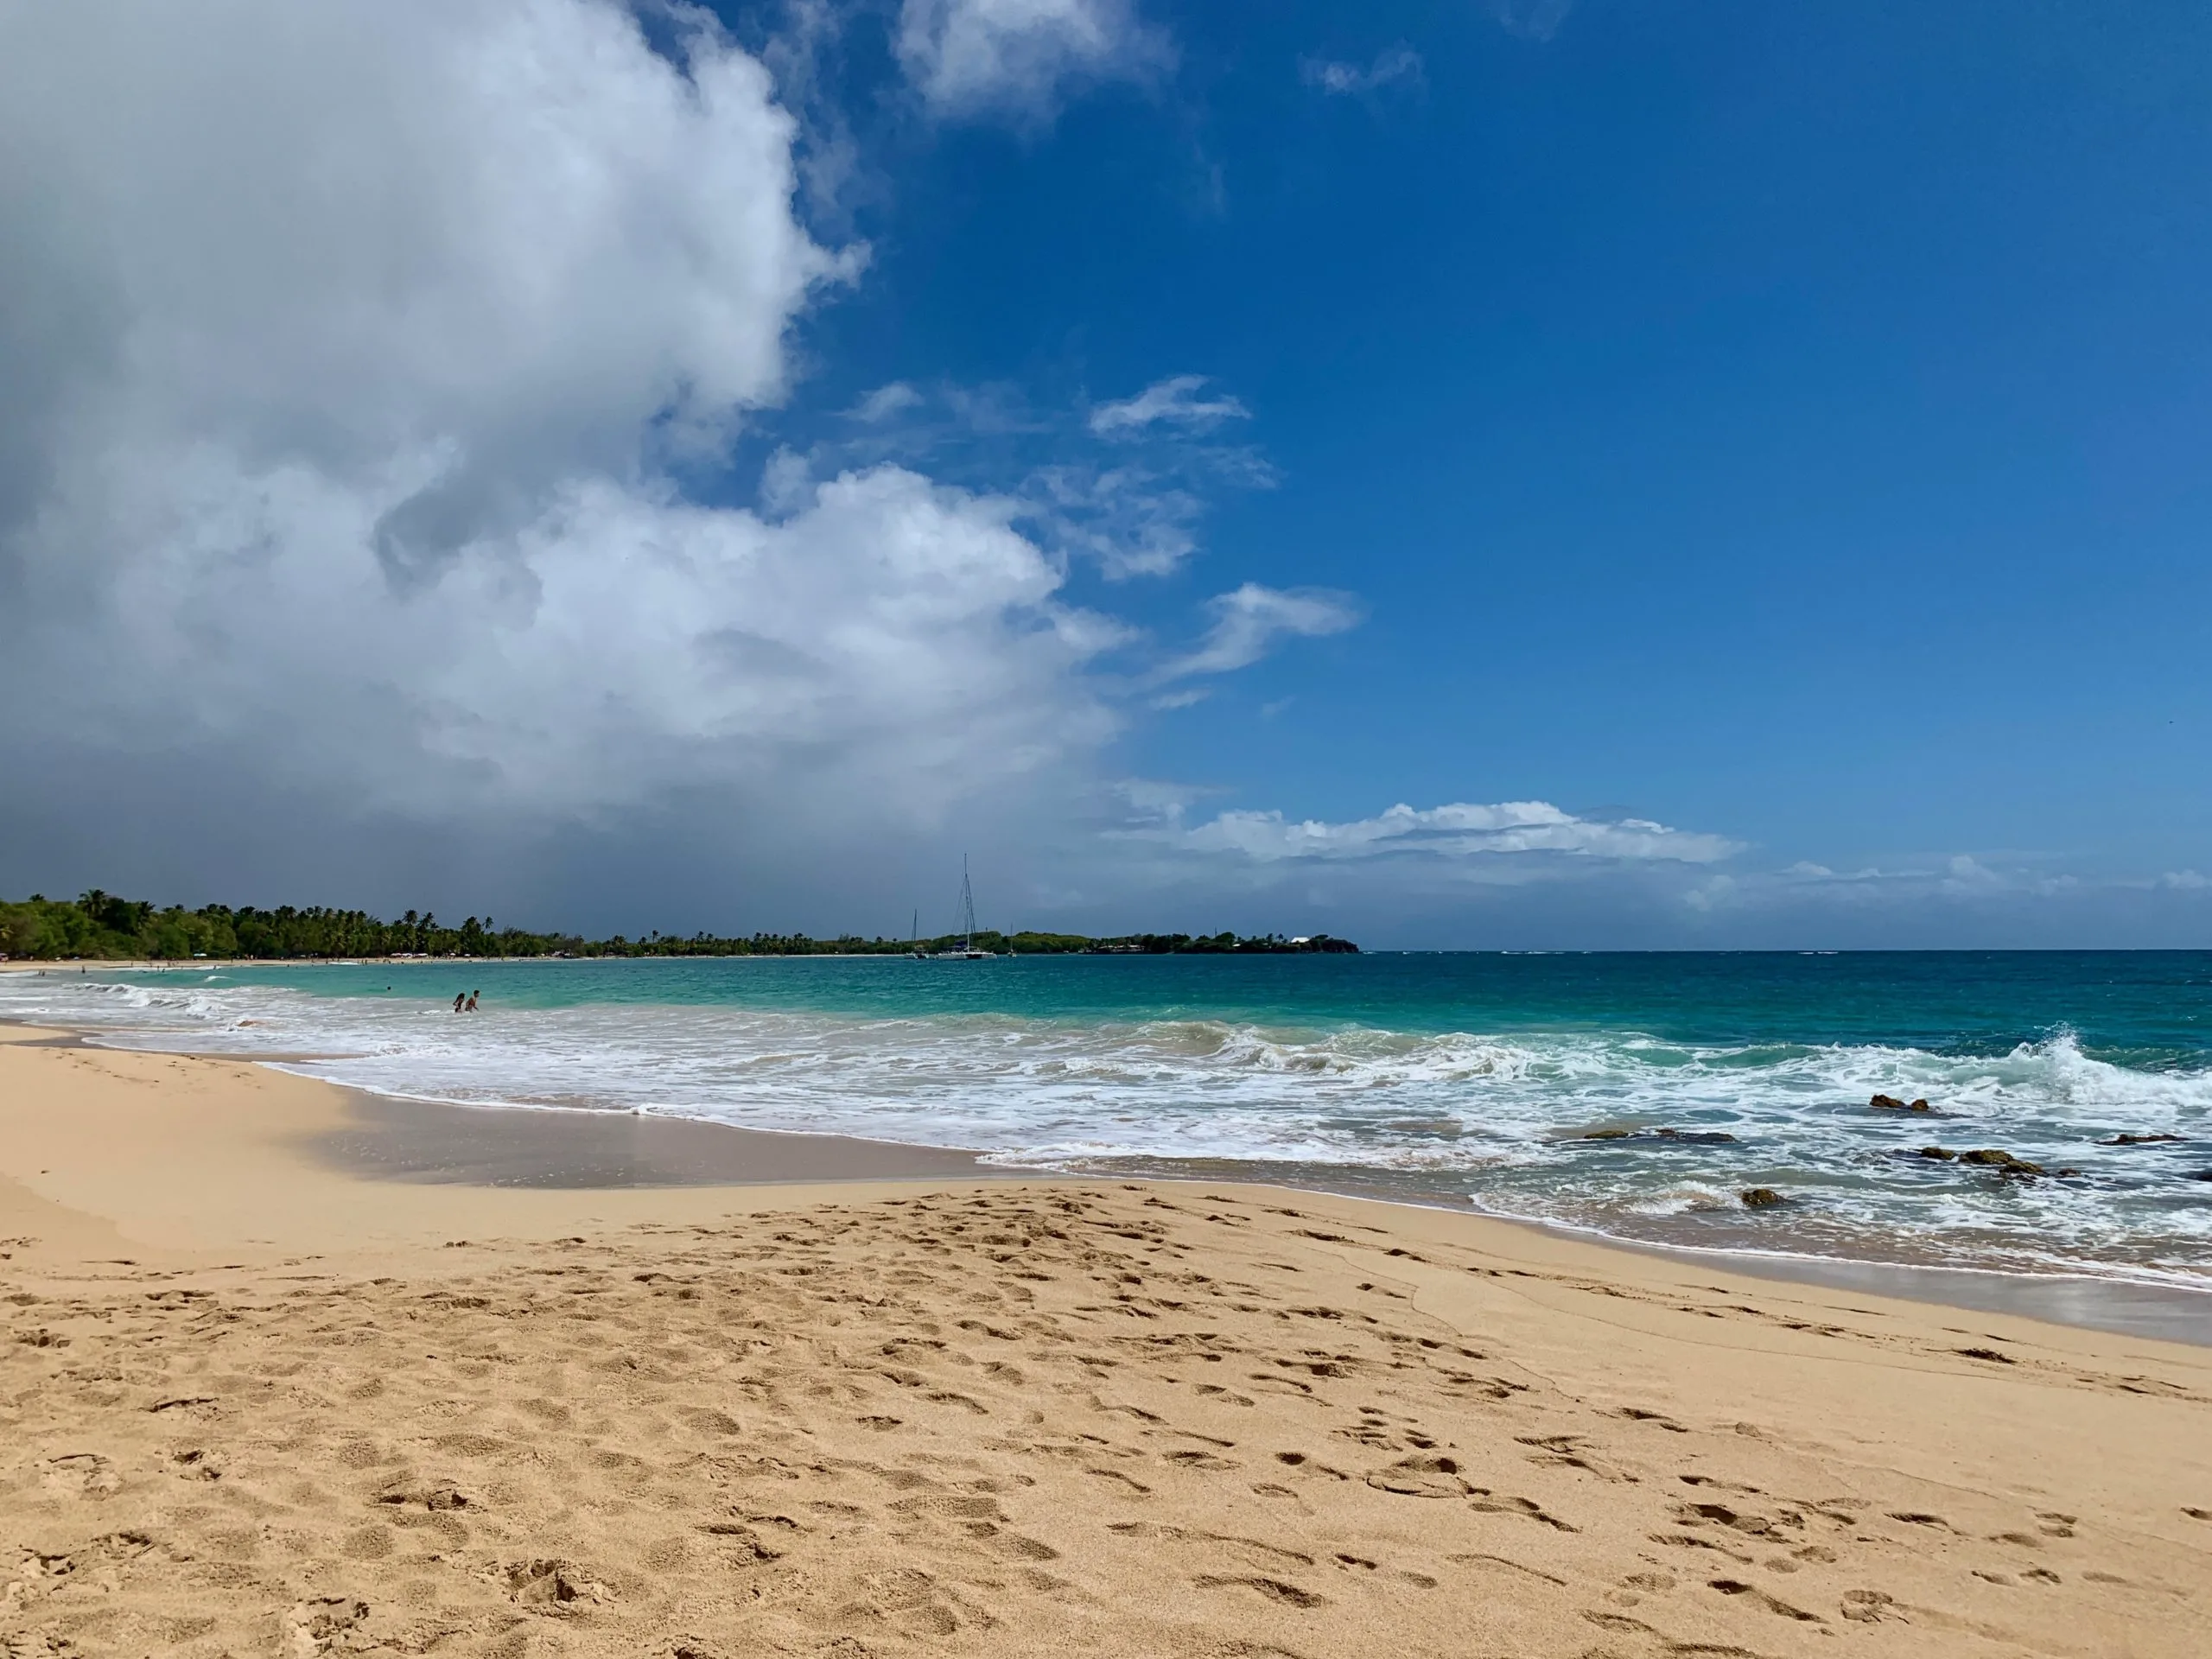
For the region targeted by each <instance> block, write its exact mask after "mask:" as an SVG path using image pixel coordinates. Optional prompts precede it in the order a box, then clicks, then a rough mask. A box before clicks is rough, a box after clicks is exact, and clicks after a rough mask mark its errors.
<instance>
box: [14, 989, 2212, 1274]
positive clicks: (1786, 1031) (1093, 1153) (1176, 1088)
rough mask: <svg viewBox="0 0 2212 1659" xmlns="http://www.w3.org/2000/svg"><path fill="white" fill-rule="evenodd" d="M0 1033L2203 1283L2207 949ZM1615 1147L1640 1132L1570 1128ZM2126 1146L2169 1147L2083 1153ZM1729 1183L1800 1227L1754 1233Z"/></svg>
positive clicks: (324, 1012) (2211, 999)
mask: <svg viewBox="0 0 2212 1659" xmlns="http://www.w3.org/2000/svg"><path fill="white" fill-rule="evenodd" d="M469 989H480V990H481V991H482V993H483V998H484V1001H483V1008H482V1011H481V1012H480V1013H479V1014H475V1015H474V1016H468V1015H461V1016H456V1015H454V1014H453V1013H452V1012H451V1003H452V998H453V996H454V993H455V992H456V991H460V990H469ZM0 1014H9V1015H12V1016H14V1017H17V1018H32V1019H36V1018H47V1019H52V1020H68V1021H71V1022H73V1023H78V1024H89V1025H93V1026H98V1027H103V1028H105V1029H106V1030H107V1031H109V1032H111V1033H112V1039H113V1040H120V1041H129V1042H133V1043H142V1044H155V1045H177V1046H193V1047H197V1048H215V1047H221V1048H226V1049H232V1050H236V1051H238V1052H247V1053H252V1052H262V1053H286V1054H295V1053H299V1052H313V1053H315V1054H318V1055H328V1056H331V1057H332V1058H325V1059H316V1060H313V1061H307V1062H288V1064H290V1065H293V1068H294V1069H296V1070H300V1071H308V1072H310V1073H312V1074H314V1075H317V1076H322V1077H330V1078H332V1079H334V1080H335V1081H340V1082H344V1083H348V1084H356V1085H358V1086H362V1087H366V1088H372V1089H378V1090H385V1091H387V1092H391V1093H394V1094H401V1095H408V1096H419V1097H424V1098H433V1099H443V1100H451V1101H456V1102H461V1103H471V1104H493V1103H512V1104H520V1105H537V1106H569V1107H578V1106H581V1107H601V1108H616V1109H643V1110H649V1111H660V1112H672V1113H678V1114H683V1115H686V1116H701V1117H709V1118H715V1119H720V1120H722V1121H725V1122H734V1123H741V1124H745V1125H748V1126H753V1127H760V1128H784V1129H815V1130H831V1131H836V1132H842V1133H848V1134H858V1135H872V1136H876V1137H879V1138H884V1139H891V1140H902V1141H915V1142H921V1143H928V1144H939V1145H956V1146H968V1147H978V1148H980V1149H982V1150H983V1151H985V1152H986V1153H988V1154H990V1155H991V1156H992V1157H994V1158H995V1159H996V1160H1000V1161H1003V1162H1007V1163H1010V1164H1021V1165H1034V1166H1048V1167H1063V1168H1088V1169H1107V1170H1122V1169H1133V1170H1147V1171H1161V1172H1167V1173H1190V1172H1206V1173H1225V1174H1247V1175H1252V1176H1258V1177H1266V1178H1269V1179H1290V1180H1297V1181H1304V1182H1309V1183H1313V1184H1316V1185H1331V1186H1335V1187H1338V1188H1342V1189H1345V1190H1353V1191H1368V1192H1384V1193H1393V1194H1397V1195H1400V1196H1404V1197H1409V1198H1427V1199H1442V1200H1446V1201H1450V1202H1465V1203H1471V1204H1473V1205H1477V1206H1478V1207H1481V1208H1484V1209H1486V1210H1490V1211H1496V1212H1498V1213H1503V1214H1511V1215H1516V1216H1521V1217H1530V1218H1536V1219H1542V1220H1547V1221H1551V1222H1554V1223H1558V1224H1567V1225H1572V1226H1576V1227H1582V1228H1588V1229H1592V1230H1597V1231H1599V1232H1603V1233H1606V1234H1610V1235H1613V1236H1622V1237H1627V1238H1634V1239H1643V1240H1649V1241H1651V1242H1657V1243H1676V1244H1682V1243H1688V1244H1694V1245H1709V1246H1712V1247H1715V1248H1721V1249H1740V1250H1756V1251H1772V1252H1779V1253H1783V1254H1790V1253H1796V1254H1814V1255H1846V1256H1856V1257H1863V1258H1872V1259H1879V1260H1889V1261H1899V1262H1941V1263H1949V1264H1955V1265H1979V1266H1987V1267H1995V1268H2008V1269H2012V1270H2016V1271H2031V1272H2050V1271H2069V1272H2091V1273H2099V1274H2116V1275H2121V1276H2126V1277H2131V1278H2139V1279H2152V1280H2159V1281H2167V1282H2183V1283H2191V1284H2196V1283H2202V1284H2205V1285H2207V1286H2212V1181H2200V1180H2198V1179H2195V1178H2196V1175H2197V1174H2198V1173H2200V1172H2202V1171H2206V1170H2208V1169H2212V952H2130V953H2109V954H2106V953H2086V952H2085V953H2058V952H2049V953H2040V952H2039V953H2012V952H2001V953H1988V954H1978V953H1907V954H1897V955H1878V954H1845V955H1764V954H1745V955H1704V954H1700V955H1681V956H1669V955H1632V956H1586V955H1560V956H1494V955H1452V956H1426V955H1424V956H1398V955H1373V956H1365V957H1027V958H1021V959H1018V960H1005V961H997V962H989V963H918V962H912V961H908V960H905V959H901V958H880V957H868V958H846V959H837V958H796V959H721V960H709V961H688V962H687V961H681V960H671V961H644V962H611V963H583V962H577V963H402V964H385V963H377V964H363V965H345V964H339V965H328V966H320V965H308V966H301V967H297V968H252V969H232V968H226V967H223V966H221V965H219V964H217V965H196V966H194V967H193V968H189V969H174V970H170V971H168V972H164V973H157V974H141V975H118V976H110V977H108V978H105V979H96V978H94V977H93V976H77V975H73V974H55V975H52V976H46V977H43V978H40V977H36V976H0ZM1875 1093H1885V1094H1890V1095H1895V1096H1899V1097H1901V1098H1904V1099H1907V1100H1910V1099H1913V1098H1916V1097H1925V1098H1926V1099H1928V1100H1929V1102H1930V1103H1931V1104H1932V1105H1933V1107H1934V1108H1935V1110H1934V1111H1933V1112H1932V1113H1930V1114H1926V1115H1922V1114H1913V1115H1910V1116H1902V1115H1898V1114H1894V1113H1886V1112H1878V1111H1875V1110H1872V1109H1870V1108H1869V1106H1868V1104H1867V1102H1868V1099H1869V1097H1870V1096H1872V1095H1873V1094H1875ZM1613 1128H1626V1129H1630V1130H1632V1131H1636V1132H1637V1133H1635V1134H1632V1135H1630V1136H1628V1137H1624V1138H1615V1139H1607V1140H1595V1141H1593V1140H1589V1139H1586V1138H1584V1137H1585V1136H1586V1135H1589V1134H1590V1133H1591V1132H1592V1131H1594V1130H1599V1129H1613ZM1662 1128H1665V1129H1669V1130H1673V1131H1675V1134H1673V1135H1658V1134H1657V1133H1656V1131H1658V1130H1660V1129H1662ZM2120 1134H2132V1135H2173V1136H2177V1137H2178V1138H2177V1139H2175V1140H2171V1141H2156V1142H2151V1143H2145V1144H2141V1145H2135V1146H2126V1147H2120V1146H2101V1145H2099V1144H2097V1143H2098V1142H2099V1141H2109V1140H2111V1139H2112V1138H2113V1136H2115V1135H2120ZM1928 1145H1942V1146H1945V1147H1951V1148H1954V1149H1961V1148H1973V1147H2003V1148H2004V1149H2005V1150H2007V1151H2010V1152H2012V1153H2013V1154H2017V1155H2018V1156H2020V1157H2023V1158H2026V1159H2030V1160H2034V1161H2036V1162H2037V1163H2041V1164H2043V1165H2044V1166H2045V1167H2046V1168H2048V1169H2050V1170H2054V1171H2055V1170H2057V1169H2060V1168H2071V1169H2075V1170H2078V1171H2079V1172H2080V1173H2078V1174H2075V1175H2070V1176H2067V1177H2064V1178H2057V1177H2052V1178H2048V1179H2039V1180H2018V1179H2005V1178H2003V1177H2000V1176H1999V1175H1996V1174H1994V1173H1988V1172H1986V1171H1983V1170H1980V1169H1974V1168H1972V1167H1968V1166H1961V1165H1959V1164H1957V1163H1955V1162H1946V1161H1942V1160H1932V1159H1928V1158H1923V1157H1922V1156H1920V1155H1918V1149H1919V1148H1920V1147H1923V1146H1928ZM1751 1186H1768V1187H1771V1188H1773V1189H1775V1190H1776V1191H1777V1192H1781V1193H1782V1194H1783V1196H1784V1198H1785V1199H1786V1200H1787V1201H1786V1202H1785V1203H1784V1204H1783V1205H1779V1206H1777V1207H1775V1208H1771V1209H1764V1210H1758V1211H1751V1210H1747V1209H1746V1208H1745V1206H1744V1205H1743V1204H1742V1203H1741V1202H1740V1200H1739V1198H1738V1194H1739V1192H1741V1191H1742V1190H1744V1189H1745V1188H1747V1187H1751Z"/></svg>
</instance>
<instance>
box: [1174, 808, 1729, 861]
mask: <svg viewBox="0 0 2212 1659" xmlns="http://www.w3.org/2000/svg"><path fill="white" fill-rule="evenodd" d="M1177 835H1178V839H1179V843H1180V844H1181V845H1182V846H1184V847H1186V848H1188V849H1192V851H1198V852H1224V853H1237V854H1241V855H1243V856H1244V857H1246V858H1249V859H1252V860H1255V861H1261V862H1264V863H1274V862H1279V861H1284V860H1292V859H1302V860H1326V861H1341V860H1347V859H1370V858H1376V857H1383V856H1389V855H1396V856H1416V857H1421V858H1427V859H1438V860H1445V861H1462V860H1471V859H1483V860H1490V859H1498V858H1503V857H1509V856H1513V855H1565V856H1567V857H1571V858H1574V859H1579V860H1602V861H1618V862H1638V863H1643V862H1655V861H1668V862H1674V863H1682V864H1710V863H1714V862H1717V861H1719V860H1721V859H1725V858H1728V857H1731V856H1732V855H1735V854H1737V853H1738V852H1740V851H1742V850H1743V843H1742V842H1735V841H1731V840H1728V839H1727V838H1726V837H1725V836H1711V835H1700V834H1696V833H1694V832H1691V831H1688V830H1681V829H1669V828H1668V827H1667V826H1666V825H1665V824H1662V823H1652V822H1650V821H1649V819H1645V818H1624V819H1621V820H1619V821H1618V822H1604V821H1600V820H1597V819H1592V818H1583V817H1576V816H1575V815H1574V814H1573V813H1571V812H1563V811H1561V810H1560V809H1559V808H1558V807H1555V806H1554V805H1552V804H1550V803H1548V802H1546V801H1503V802H1500V803H1497V804H1494V805H1487V806H1484V805H1473V804H1467V803H1464V802H1461V803H1454V804H1450V805H1446V806H1437V807H1430V808H1428V809H1427V810H1419V811H1417V810H1414V808H1412V807H1410V806H1406V805H1403V804H1400V805H1397V806H1394V807H1392V808H1390V810H1389V811H1387V812H1383V813H1382V814H1380V815H1378V816H1377V817H1372V818H1361V819H1357V820H1356V821H1354V822H1352V823H1324V822H1321V821H1319V820H1318V819H1312V818H1309V819H1306V820H1305V821H1303V822H1301V823H1293V822H1291V821H1289V820H1288V819H1286V818H1285V817H1283V815H1282V814H1281V813H1280V812H1224V813H1223V814H1221V816H1220V817H1217V818H1215V819H1213V820H1212V821H1211V823H1203V824H1200V825H1198V826H1197V827H1196V828H1194V829H1185V830H1179V831H1178V832H1177Z"/></svg>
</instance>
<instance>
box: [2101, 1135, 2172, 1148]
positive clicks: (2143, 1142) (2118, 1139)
mask: <svg viewBox="0 0 2212 1659" xmlns="http://www.w3.org/2000/svg"><path fill="white" fill-rule="evenodd" d="M2182 1138H2183V1137H2182V1136H2180V1135H2114V1136H2113V1138H2112V1139H2111V1140H2109V1141H2098V1142H2097V1144H2098V1145H2099V1146H2101V1147H2147V1146H2150V1145H2152V1143H2154V1142H2156V1141H2179V1140H2181V1139H2182Z"/></svg>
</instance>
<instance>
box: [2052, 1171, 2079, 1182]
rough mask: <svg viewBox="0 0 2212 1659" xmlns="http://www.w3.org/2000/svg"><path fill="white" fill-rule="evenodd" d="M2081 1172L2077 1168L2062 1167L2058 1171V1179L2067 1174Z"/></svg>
mask: <svg viewBox="0 0 2212 1659" xmlns="http://www.w3.org/2000/svg"><path fill="white" fill-rule="evenodd" d="M2080 1173H2082V1172H2081V1171H2080V1170H2078V1169H2062V1170H2060V1171H2059V1172H2058V1174H2059V1179H2062V1180H2063V1179H2065V1178H2066V1177H2067V1176H2069V1175H2079V1174H2080Z"/></svg>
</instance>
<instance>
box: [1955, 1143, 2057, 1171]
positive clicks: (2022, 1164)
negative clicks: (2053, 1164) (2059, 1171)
mask: <svg viewBox="0 0 2212 1659" xmlns="http://www.w3.org/2000/svg"><path fill="white" fill-rule="evenodd" d="M1959 1161H1960V1162H1961V1163H1962V1164H1977V1165H1980V1166H1982V1167H1984V1168H1986V1169H1993V1170H1995V1171H1996V1172H1997V1173H1999V1175H2042V1174H2044V1173H2048V1172H2046V1171H2045V1170H2044V1166H2042V1165H2041V1164H2031V1163H2030V1162H2029V1161H2028V1160H2026V1159H2024V1158H2015V1157H2014V1156H2013V1155H2012V1154H2011V1153H2009V1152H2006V1151H2005V1150H2004V1149H2003V1148H2002V1147H1981V1148H1980V1150H1979V1151H1976V1152H1962V1153H1961V1154H1959Z"/></svg>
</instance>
